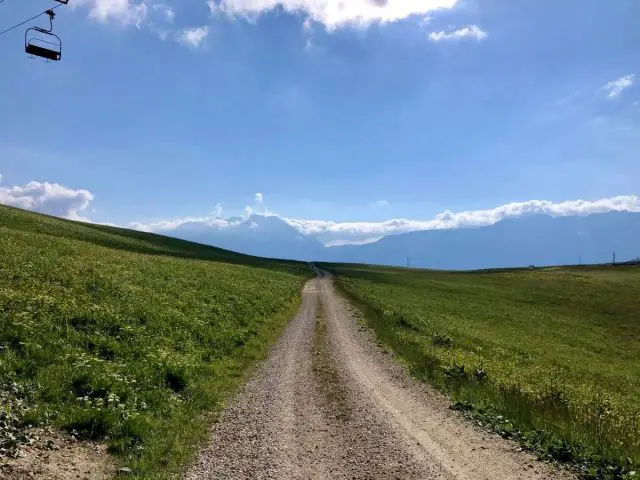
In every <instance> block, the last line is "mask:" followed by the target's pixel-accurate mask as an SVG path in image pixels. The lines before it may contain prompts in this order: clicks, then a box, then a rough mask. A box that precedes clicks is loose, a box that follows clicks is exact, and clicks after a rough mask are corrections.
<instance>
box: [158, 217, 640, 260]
mask: <svg viewBox="0 0 640 480" xmlns="http://www.w3.org/2000/svg"><path fill="white" fill-rule="evenodd" d="M170 235H172V236H175V237H178V238H182V239H185V240H191V241H195V242H199V243H204V244H208V245H214V246H216V247H221V248H225V249H229V250H234V251H237V252H241V253H247V254H250V255H256V256H262V257H273V258H289V259H295V260H304V261H325V262H349V263H368V264H381V265H392V266H405V265H407V264H409V265H411V266H412V267H422V268H437V269H452V270H473V269H482V268H506V267H519V266H528V265H540V266H543V265H566V264H577V263H585V264H589V263H605V262H610V261H612V258H613V254H614V252H615V254H616V256H617V259H618V260H619V261H624V260H631V259H633V258H637V257H639V256H640V213H632V212H611V213H603V214H593V215H588V216H575V217H551V216H548V215H531V216H524V217H520V218H509V219H505V220H502V221H500V222H498V223H496V224H494V225H491V226H485V227H473V228H458V229H448V230H427V231H417V232H411V233H404V234H397V235H389V236H386V237H384V238H382V239H380V240H378V241H377V242H374V243H370V244H366V245H346V246H339V247H325V246H324V245H323V244H322V243H321V242H320V241H318V240H317V239H316V238H314V237H313V236H305V235H302V234H301V233H300V232H299V231H298V230H296V229H295V228H293V227H292V226H291V225H289V224H288V223H287V222H286V221H284V220H283V219H281V218H279V217H277V216H263V215H251V216H250V217H248V218H244V219H242V218H233V219H227V221H226V226H224V227H219V226H215V225H207V224H203V223H195V222H194V223H186V224H183V225H182V226H180V227H179V228H178V229H176V230H174V231H173V232H171V234H170Z"/></svg>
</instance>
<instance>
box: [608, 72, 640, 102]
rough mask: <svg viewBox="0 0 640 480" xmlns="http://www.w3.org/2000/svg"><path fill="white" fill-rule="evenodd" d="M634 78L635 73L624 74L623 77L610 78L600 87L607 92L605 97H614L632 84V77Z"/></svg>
mask: <svg viewBox="0 0 640 480" xmlns="http://www.w3.org/2000/svg"><path fill="white" fill-rule="evenodd" d="M634 78H635V74H633V73H632V74H630V75H625V76H624V77H620V78H618V79H616V80H612V81H610V82H608V83H607V84H606V85H604V86H603V87H602V89H603V90H604V91H605V92H607V97H609V98H616V97H617V96H619V95H620V94H621V93H622V92H623V91H624V90H625V89H626V88H629V87H630V86H631V85H633V79H634Z"/></svg>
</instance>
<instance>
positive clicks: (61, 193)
mask: <svg viewBox="0 0 640 480" xmlns="http://www.w3.org/2000/svg"><path fill="white" fill-rule="evenodd" d="M92 200H93V194H92V193H91V192H89V191H88V190H74V189H72V188H67V187H65V186H63V185H59V184H57V183H48V182H44V183H41V182H29V183H27V184H26V185H14V186H12V187H0V203H1V204H3V205H9V206H12V207H18V208H23V209H25V210H33V211H36V212H40V213H46V214H49V215H55V216H57V217H63V218H68V219H70V220H80V221H85V222H88V221H89V219H88V218H85V217H83V216H82V213H83V212H85V211H86V210H87V208H88V207H89V204H90V203H91V201H92Z"/></svg>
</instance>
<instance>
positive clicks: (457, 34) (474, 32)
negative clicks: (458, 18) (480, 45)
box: [429, 25, 489, 42]
mask: <svg viewBox="0 0 640 480" xmlns="http://www.w3.org/2000/svg"><path fill="white" fill-rule="evenodd" d="M488 36H489V34H488V33H487V32H485V31H484V30H482V29H481V28H480V27H478V26H477V25H468V26H466V27H463V28H461V29H459V30H450V31H441V32H431V33H430V34H429V40H431V41H433V42H440V41H443V40H460V39H462V38H474V39H476V40H484V39H485V38H487V37H488Z"/></svg>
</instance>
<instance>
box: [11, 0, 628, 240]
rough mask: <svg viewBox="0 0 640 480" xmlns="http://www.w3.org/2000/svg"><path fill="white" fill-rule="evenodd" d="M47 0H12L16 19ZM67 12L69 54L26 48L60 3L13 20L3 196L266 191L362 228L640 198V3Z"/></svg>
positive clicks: (275, 3)
mask: <svg viewBox="0 0 640 480" xmlns="http://www.w3.org/2000/svg"><path fill="white" fill-rule="evenodd" d="M51 5H55V1H49V2H48V1H45V0H29V1H25V0H5V1H4V2H2V3H0V31H2V30H4V29H5V28H8V27H10V26H12V25H14V24H16V23H19V22H21V21H22V20H24V19H26V18H29V17H31V16H33V15H34V14H36V13H38V12H41V11H43V10H45V9H46V8H48V7H49V6H51ZM56 13H57V15H56V18H55V20H54V31H55V33H57V34H58V35H59V36H60V38H61V39H62V40H63V52H62V61H61V62H57V63H45V62H43V61H40V60H36V59H31V58H27V57H26V55H25V54H24V28H26V27H27V26H28V25H30V24H37V25H46V21H47V20H46V18H45V17H40V18H39V19H37V20H34V21H33V22H30V23H29V24H27V25H25V27H21V28H18V29H16V30H13V31H11V32H9V33H7V34H5V35H1V36H0V65H2V75H0V92H1V93H0V174H1V175H2V177H1V179H0V203H5V204H10V205H14V206H19V207H22V208H29V209H33V210H38V211H42V212H45V213H51V214H55V215H59V216H64V217H69V218H76V219H83V220H90V221H94V222H101V223H110V224H117V225H125V226H126V225H128V226H133V227H136V228H140V229H146V230H162V231H170V228H167V227H166V226H167V225H176V224H180V222H181V221H184V219H201V220H202V221H211V219H215V218H219V217H229V216H236V215H239V216H242V215H247V212H249V211H253V212H259V213H271V214H277V215H280V216H282V217H283V218H285V219H287V221H289V222H290V224H291V225H293V226H295V227H296V228H297V229H298V230H299V231H300V232H301V233H303V234H312V233H314V232H317V231H318V229H320V230H323V229H327V228H333V229H337V230H341V229H342V230H344V231H347V230H349V229H351V230H354V229H355V230H358V229H361V230H362V232H360V233H358V232H356V233H357V234H354V235H346V234H345V235H346V236H345V240H346V241H350V240H353V239H357V240H358V241H360V240H363V239H365V240H366V239H369V238H373V237H375V236H380V235H381V234H383V233H389V232H391V233H397V232H396V229H394V228H395V227H394V228H389V225H390V222H391V224H393V225H396V224H398V222H399V224H402V225H403V227H402V228H403V229H405V230H412V229H424V228H432V227H433V225H434V223H433V222H436V223H435V225H442V224H443V223H442V219H445V220H447V219H449V218H453V217H452V216H457V217H455V218H472V219H480V220H479V223H480V224H483V222H486V218H487V214H486V212H494V213H495V212H502V213H499V214H497V217H496V215H494V214H493V213H492V214H489V215H488V217H489V218H503V216H505V215H506V216H510V215H520V214H522V212H523V211H530V210H531V209H532V208H533V210H534V211H542V212H544V213H553V212H558V211H562V212H563V214H582V213H585V212H587V213H589V212H591V211H608V210H611V209H612V210H620V209H622V210H638V209H640V201H639V200H638V197H637V195H638V187H637V186H638V185H640V159H639V158H638V157H639V152H640V76H637V75H640V55H639V53H640V51H639V47H638V45H640V29H638V24H637V19H638V18H640V3H638V2H635V1H632V0H620V1H616V2H602V1H599V0H563V1H560V2H558V1H550V0H541V1H536V2H513V1H512V0H412V1H408V0H209V1H208V2H207V1H206V0H181V1H180V2H178V1H177V0H162V1H154V0H140V1H138V0H134V1H131V0H75V1H74V0H71V1H70V3H69V5H65V6H61V7H59V8H57V9H56ZM579 201H581V202H579ZM536 202H538V203H536ZM540 202H542V203H540ZM585 202H586V203H585ZM522 205H525V207H521V206H522ZM540 205H542V207H541V206H540ZM585 205H586V207H585ZM519 206H520V207H519ZM483 212H485V213H483ZM505 212H506V213H505ZM514 212H515V213H514ZM503 214H504V215H503ZM482 219H485V220H482ZM394 222H395V223H394ZM438 222H440V223H438ZM474 222H475V220H472V221H465V222H461V223H460V222H453V223H452V222H449V223H447V222H446V221H445V222H444V223H445V224H446V225H449V226H453V227H455V226H459V225H460V224H464V225H466V224H468V223H471V224H476V223H474ZM365 230H366V234H365V233H363V232H364V231H365ZM365 237H366V238H365ZM338 240H339V239H338ZM354 241H355V240H354Z"/></svg>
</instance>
